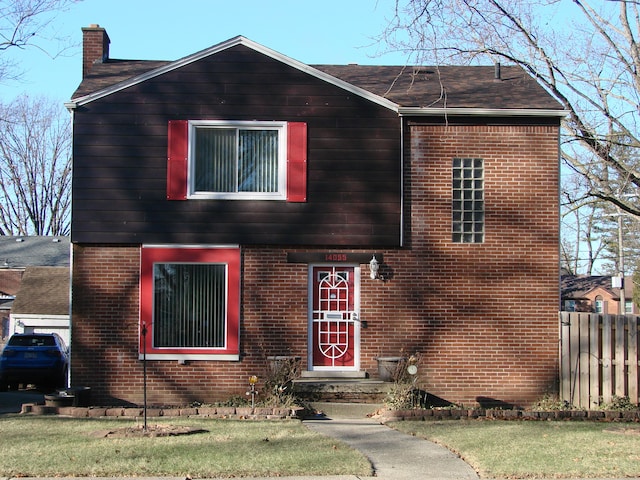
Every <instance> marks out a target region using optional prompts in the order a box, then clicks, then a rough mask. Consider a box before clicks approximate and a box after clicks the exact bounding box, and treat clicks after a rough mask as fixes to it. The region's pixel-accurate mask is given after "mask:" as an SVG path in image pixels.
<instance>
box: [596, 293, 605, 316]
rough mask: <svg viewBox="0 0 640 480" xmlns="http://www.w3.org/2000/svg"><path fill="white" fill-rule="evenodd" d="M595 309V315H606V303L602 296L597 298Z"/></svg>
mask: <svg viewBox="0 0 640 480" xmlns="http://www.w3.org/2000/svg"><path fill="white" fill-rule="evenodd" d="M594 309H595V313H604V301H603V300H602V297H601V296H600V295H598V296H597V297H596V301H595V305H594Z"/></svg>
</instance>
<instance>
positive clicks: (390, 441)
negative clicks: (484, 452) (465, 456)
mask: <svg viewBox="0 0 640 480" xmlns="http://www.w3.org/2000/svg"><path fill="white" fill-rule="evenodd" d="M303 423H304V424H305V425H306V426H307V427H308V428H310V429H311V430H315V431H316V432H318V433H321V434H322V435H326V436H328V437H332V438H335V439H337V440H341V441H343V442H344V443H346V444H348V445H350V446H351V447H353V448H355V449H356V450H359V451H360V452H362V453H363V454H364V455H365V456H366V457H367V458H368V459H369V461H370V462H371V464H372V465H373V469H374V474H375V477H376V479H378V480H415V479H421V480H429V479H439V480H447V479H456V480H467V479H478V478H479V477H478V475H477V474H476V472H475V471H474V470H473V469H472V468H471V467H470V466H469V465H468V464H467V463H465V462H464V461H463V460H461V459H460V458H459V457H458V456H457V455H455V454H453V453H452V452H451V451H449V450H448V449H446V448H444V447H442V446H440V445H437V444H435V443H433V442H429V441H427V440H422V439H419V438H417V437H412V436H411V435H406V434H404V433H400V432H398V431H396V430H393V429H391V428H389V427H387V426H385V425H382V424H380V423H379V422H376V421H375V420H372V419H369V418H365V419H353V418H335V419H318V420H305V421H304V422H303ZM334 478H335V477H334Z"/></svg>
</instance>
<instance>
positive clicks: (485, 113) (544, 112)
mask: <svg viewBox="0 0 640 480" xmlns="http://www.w3.org/2000/svg"><path fill="white" fill-rule="evenodd" d="M568 113H569V112H568V111H567V110H564V109H563V110H553V109H536V108H464V107H452V108H430V107H426V108H423V107H398V115H400V116H407V117H409V116H410V117H429V116H440V115H443V116H462V115H464V116H472V117H566V116H567V114H568Z"/></svg>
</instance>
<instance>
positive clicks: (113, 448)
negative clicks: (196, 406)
mask: <svg viewBox="0 0 640 480" xmlns="http://www.w3.org/2000/svg"><path fill="white" fill-rule="evenodd" d="M156 424H171V425H172V426H188V427H193V428H197V429H203V430H206V432H205V433H194V434H190V435H179V436H166V437H131V436H129V437H127V436H125V437H116V438H109V437H107V438H105V437H104V435H103V433H104V432H105V431H108V430H113V429H116V430H122V429H124V428H125V427H139V426H140V422H136V421H135V420H132V419H87V418H83V419H77V418H62V417H55V416H51V417H46V416H33V417H32V416H18V415H7V416H2V417H0V447H1V451H2V455H0V476H2V477H65V476H95V477H124V476H126V477H136V476H142V477H152V476H170V477H191V478H203V477H207V478H211V477H231V476H258V477H259V476H292V475H362V476H368V475H371V465H370V463H369V462H368V461H367V459H366V458H365V457H364V456H363V455H362V454H360V453H359V452H357V451H355V450H353V449H351V448H350V447H348V446H346V445H343V444H341V443H338V442H335V441H333V440H332V439H328V438H325V437H323V436H321V435H319V434H317V433H315V432H312V431H310V430H309V429H307V428H306V427H305V426H304V425H302V424H301V422H299V421H296V420H283V421H242V420H219V419H217V420H216V419H206V418H165V419H162V418H158V419H156V418H154V419H149V421H148V427H149V430H151V428H152V427H154V426H155V425H156Z"/></svg>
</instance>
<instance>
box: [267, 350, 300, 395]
mask: <svg viewBox="0 0 640 480" xmlns="http://www.w3.org/2000/svg"><path fill="white" fill-rule="evenodd" d="M301 371H302V362H301V360H300V358H298V357H281V358H277V359H276V360H274V361H272V362H270V363H269V366H268V372H267V377H266V380H265V387H264V395H263V398H264V400H263V401H262V402H261V403H262V404H264V405H265V406H278V407H291V406H295V405H298V403H299V402H298V399H297V398H296V396H295V394H294V392H293V381H294V380H295V379H296V378H298V377H299V376H300V372H301Z"/></svg>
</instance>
